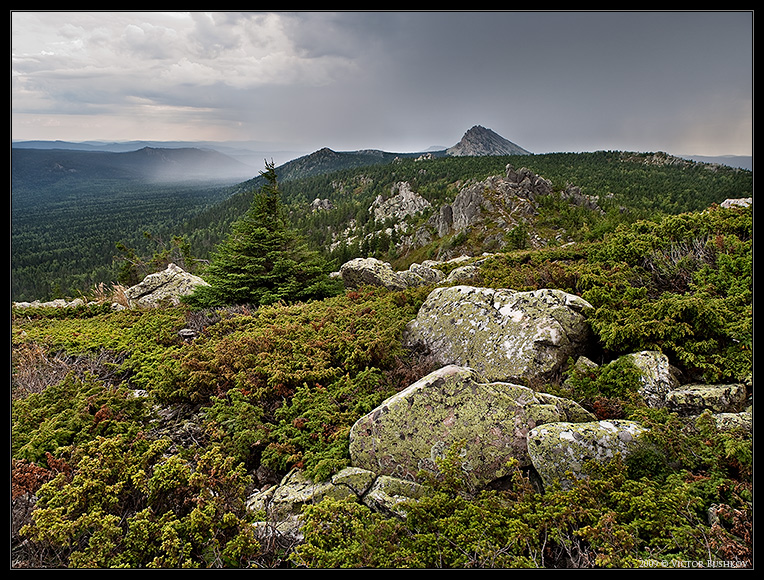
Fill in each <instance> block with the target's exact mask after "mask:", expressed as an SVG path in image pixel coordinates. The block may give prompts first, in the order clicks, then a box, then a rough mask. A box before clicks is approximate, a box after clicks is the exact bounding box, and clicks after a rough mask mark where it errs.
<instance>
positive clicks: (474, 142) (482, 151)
mask: <svg viewBox="0 0 764 580" xmlns="http://www.w3.org/2000/svg"><path fill="white" fill-rule="evenodd" d="M446 155H451V156H454V157H461V156H468V155H530V151H526V150H525V149H523V148H522V147H520V146H519V145H515V144H514V143H512V141H509V140H507V139H505V138H504V137H502V136H501V135H499V134H497V133H495V132H493V131H491V130H490V129H486V128H485V127H481V126H480V125H475V126H474V127H472V128H471V129H469V130H468V131H467V132H466V133H465V134H464V136H463V137H462V139H461V141H459V143H457V144H456V145H454V146H453V147H449V148H448V149H446Z"/></svg>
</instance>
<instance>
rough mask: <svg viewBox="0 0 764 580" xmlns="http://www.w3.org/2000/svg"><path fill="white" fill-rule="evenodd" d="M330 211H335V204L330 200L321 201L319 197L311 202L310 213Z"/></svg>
mask: <svg viewBox="0 0 764 580" xmlns="http://www.w3.org/2000/svg"><path fill="white" fill-rule="evenodd" d="M330 209H334V204H333V203H332V202H331V201H330V200H328V199H320V198H318V197H317V198H316V199H314V200H313V201H312V202H310V211H312V212H316V211H328V210H330Z"/></svg>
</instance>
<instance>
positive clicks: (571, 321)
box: [404, 286, 592, 383]
mask: <svg viewBox="0 0 764 580" xmlns="http://www.w3.org/2000/svg"><path fill="white" fill-rule="evenodd" d="M591 308H592V306H591V305H590V304H589V303H588V302H586V301H585V300H583V299H582V298H580V297H578V296H574V295H572V294H568V293H566V292H562V291H560V290H547V289H544V290H535V291H532V292H515V291H513V290H495V289H492V288H476V287H473V286H452V287H441V288H436V289H435V290H433V291H432V292H431V293H430V295H429V296H428V297H427V299H426V300H425V302H424V304H423V305H422V307H421V308H420V310H419V313H418V314H417V317H416V318H415V319H414V320H413V321H412V322H411V323H409V324H408V326H407V327H406V331H405V335H404V342H405V343H406V344H407V345H409V346H415V345H418V346H423V347H424V348H426V349H427V350H428V351H430V352H431V353H432V355H433V357H434V358H435V360H437V361H438V362H439V363H440V364H442V365H448V364H454V365H460V366H467V367H471V368H474V369H475V370H477V371H478V372H479V373H481V374H482V375H483V376H485V378H486V379H488V380H496V381H510V382H521V383H523V382H526V381H528V380H531V379H536V378H548V377H550V376H552V375H553V374H554V373H555V372H557V371H558V370H560V369H561V368H562V366H563V365H564V363H565V362H566V361H567V360H568V358H569V357H573V358H577V357H578V356H579V355H580V354H583V350H584V349H585V347H586V346H587V341H588V338H589V326H588V324H587V322H586V314H587V312H588V311H590V310H591Z"/></svg>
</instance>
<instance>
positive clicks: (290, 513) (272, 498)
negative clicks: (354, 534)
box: [246, 467, 426, 546]
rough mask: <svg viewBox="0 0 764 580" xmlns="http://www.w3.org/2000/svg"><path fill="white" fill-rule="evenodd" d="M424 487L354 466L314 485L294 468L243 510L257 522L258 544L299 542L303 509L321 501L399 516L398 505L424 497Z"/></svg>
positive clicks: (255, 523) (258, 494) (255, 527)
mask: <svg viewBox="0 0 764 580" xmlns="http://www.w3.org/2000/svg"><path fill="white" fill-rule="evenodd" d="M425 493H426V492H425V488H424V487H423V486H422V485H419V484H418V483H416V482H412V481H404V480H400V479H397V478H394V477H389V476H384V475H378V474H376V473H373V472H371V471H368V470H366V469H360V468H358V467H346V468H345V469H343V470H341V471H339V472H338V473H336V474H334V475H333V476H332V477H331V478H330V479H329V480H328V481H321V482H316V481H313V480H312V479H310V478H309V477H307V475H306V474H305V472H303V471H301V470H299V469H295V470H292V471H291V472H289V473H288V474H287V475H286V476H284V478H283V479H282V480H281V482H280V483H279V484H278V485H275V486H273V487H270V488H268V489H266V490H264V491H258V492H256V493H254V494H253V495H252V496H250V497H249V498H248V499H247V502H246V505H247V508H248V509H249V510H250V511H251V512H252V513H253V514H254V515H255V516H256V517H258V518H259V519H257V521H255V522H254V523H253V528H254V530H255V534H256V535H257V537H258V538H259V539H260V540H261V541H267V542H269V543H278V542H286V543H285V546H290V545H293V544H294V543H295V542H300V541H302V538H303V534H302V526H303V521H304V518H303V509H304V508H305V507H306V506H309V505H313V504H317V503H319V502H321V501H323V500H324V499H334V500H339V501H352V502H359V503H363V504H364V505H366V506H367V507H369V508H371V509H373V510H375V511H379V512H384V513H388V514H397V515H403V514H404V511H403V510H402V508H401V504H403V503H404V502H407V501H411V500H416V499H419V498H421V497H423V496H424V494H425Z"/></svg>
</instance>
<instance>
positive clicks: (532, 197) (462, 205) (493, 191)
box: [427, 165, 602, 250]
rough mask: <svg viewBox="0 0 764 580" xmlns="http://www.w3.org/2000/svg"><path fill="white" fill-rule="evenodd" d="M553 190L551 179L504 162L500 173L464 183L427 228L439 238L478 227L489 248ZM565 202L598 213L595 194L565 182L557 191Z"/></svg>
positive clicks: (529, 217)
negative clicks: (504, 166)
mask: <svg viewBox="0 0 764 580" xmlns="http://www.w3.org/2000/svg"><path fill="white" fill-rule="evenodd" d="M553 193H554V189H553V187H552V182H551V181H549V180H548V179H545V178H543V177H541V176H539V175H537V174H535V173H533V172H532V171H531V170H530V169H527V168H524V167H523V168H521V169H515V168H514V167H513V166H512V165H507V166H506V168H505V173H504V175H503V176H499V175H495V176H491V177H488V178H487V179H485V180H483V181H480V182H478V183H474V184H471V185H467V186H465V187H464V188H462V190H461V191H460V192H459V193H458V194H457V196H456V198H454V201H453V202H452V203H451V204H444V205H441V206H440V207H439V208H438V211H437V212H434V213H433V215H432V216H431V217H430V219H429V220H428V223H427V227H428V228H429V229H430V230H432V231H435V232H437V235H438V236H439V237H441V238H442V237H444V236H447V235H449V234H455V233H460V232H464V231H468V230H471V229H473V228H481V229H482V230H485V231H483V232H482V237H483V246H484V247H485V248H492V249H493V250H499V249H502V248H503V247H504V246H505V245H506V240H505V239H504V236H505V234H506V233H507V232H509V231H511V230H512V229H513V228H515V227H518V226H527V227H529V229H532V227H531V225H532V223H533V220H534V218H535V216H536V214H537V213H538V204H539V202H540V200H541V199H542V198H544V197H547V196H550V195H552V194H553ZM560 197H561V198H562V199H563V200H566V201H567V202H568V203H570V204H572V205H576V206H580V207H585V208H587V209H590V210H592V211H598V212H601V211H602V210H601V208H600V207H599V204H598V200H597V198H596V197H593V196H590V195H585V194H584V193H582V191H581V189H580V188H579V187H577V186H574V185H568V186H567V187H566V188H565V190H563V191H562V192H560Z"/></svg>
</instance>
